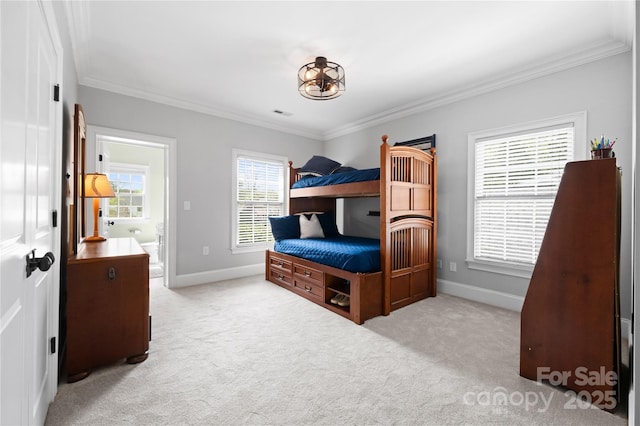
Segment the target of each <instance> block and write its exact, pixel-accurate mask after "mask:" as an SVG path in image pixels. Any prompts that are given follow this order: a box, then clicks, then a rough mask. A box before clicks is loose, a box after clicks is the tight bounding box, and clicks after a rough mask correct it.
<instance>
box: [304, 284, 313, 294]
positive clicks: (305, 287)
mask: <svg viewBox="0 0 640 426" xmlns="http://www.w3.org/2000/svg"><path fill="white" fill-rule="evenodd" d="M304 289H305V290H307V291H308V292H309V293H311V290H312V289H311V287H309V286H308V285H306V284H305V286H304Z"/></svg>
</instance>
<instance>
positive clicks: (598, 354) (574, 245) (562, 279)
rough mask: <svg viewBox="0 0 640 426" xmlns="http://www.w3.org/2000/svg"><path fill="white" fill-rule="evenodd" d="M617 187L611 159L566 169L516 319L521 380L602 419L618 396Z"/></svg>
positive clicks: (614, 164)
mask: <svg viewBox="0 0 640 426" xmlns="http://www.w3.org/2000/svg"><path fill="white" fill-rule="evenodd" d="M620 180H621V178H620V170H619V169H618V167H617V166H616V160H615V159H603V160H590V161H580V162H573V163H568V164H567V166H566V168H565V171H564V174H563V176H562V180H561V183H560V187H559V189H558V193H557V195H556V200H555V204H554V206H553V210H552V212H551V217H550V219H549V223H548V225H547V230H546V233H545V236H544V239H543V242H542V246H541V247H540V253H539V255H538V260H537V263H536V265H535V269H534V271H533V275H532V277H531V282H530V284H529V289H528V291H527V295H526V298H525V301H524V306H523V308H522V314H521V335H520V338H521V342H520V375H521V376H523V377H526V378H528V379H531V380H537V381H546V382H549V383H551V384H553V385H559V386H562V387H565V388H568V389H570V390H573V391H574V392H575V393H576V395H577V396H580V397H586V399H590V402H592V403H593V404H594V405H596V406H598V407H600V408H603V409H606V410H609V411H611V410H613V409H614V408H615V406H616V404H617V401H618V399H619V396H620V377H619V375H620V372H621V371H620V349H621V346H620V301H619V298H620V297H619V290H618V289H619V284H618V280H619V252H620ZM585 392H586V393H585Z"/></svg>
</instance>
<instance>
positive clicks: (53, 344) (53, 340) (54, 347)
mask: <svg viewBox="0 0 640 426" xmlns="http://www.w3.org/2000/svg"><path fill="white" fill-rule="evenodd" d="M49 342H50V344H51V353H52V354H55V353H56V338H55V337H52V338H51V340H50V341H49Z"/></svg>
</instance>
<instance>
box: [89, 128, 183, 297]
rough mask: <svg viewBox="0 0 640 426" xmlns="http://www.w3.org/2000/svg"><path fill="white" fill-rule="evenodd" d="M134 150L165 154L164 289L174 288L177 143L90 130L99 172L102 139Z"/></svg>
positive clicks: (131, 134) (170, 139)
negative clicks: (138, 147) (158, 150)
mask: <svg viewBox="0 0 640 426" xmlns="http://www.w3.org/2000/svg"><path fill="white" fill-rule="evenodd" d="M103 137H106V138H109V139H111V140H112V141H114V142H117V143H122V144H125V145H126V144H128V145H133V146H146V147H150V148H160V149H163V150H164V253H163V259H162V261H163V263H164V276H163V285H164V286H165V287H167V288H172V287H173V286H172V283H175V282H176V238H175V235H176V219H177V208H176V206H177V204H176V194H177V184H176V179H177V176H178V173H177V159H176V152H177V140H176V139H173V138H167V137H164V136H155V135H148V134H144V133H138V132H131V131H127V130H120V129H112V128H108V127H100V126H87V140H88V141H92V143H91V145H92V147H93V148H94V150H95V151H94V152H95V153H96V155H95V170H96V171H98V170H99V167H100V164H99V157H98V154H99V153H100V152H101V146H100V145H101V141H100V140H101V138H103Z"/></svg>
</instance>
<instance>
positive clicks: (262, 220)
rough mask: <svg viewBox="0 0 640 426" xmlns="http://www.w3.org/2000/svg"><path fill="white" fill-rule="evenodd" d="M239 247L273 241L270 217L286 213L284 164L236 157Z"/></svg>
mask: <svg viewBox="0 0 640 426" xmlns="http://www.w3.org/2000/svg"><path fill="white" fill-rule="evenodd" d="M235 193H236V212H237V214H236V227H235V229H236V233H235V234H236V237H235V246H236V247H247V246H253V245H264V244H265V243H270V242H273V234H272V233H271V227H270V225H269V219H268V218H269V216H281V215H282V214H283V211H284V164H283V162H282V161H276V160H269V159H261V158H255V157H252V156H247V155H242V154H241V155H237V156H236V191H235Z"/></svg>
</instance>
